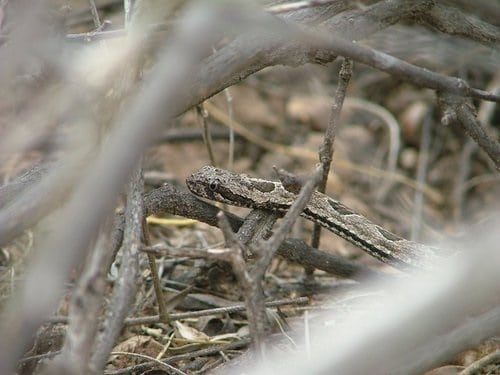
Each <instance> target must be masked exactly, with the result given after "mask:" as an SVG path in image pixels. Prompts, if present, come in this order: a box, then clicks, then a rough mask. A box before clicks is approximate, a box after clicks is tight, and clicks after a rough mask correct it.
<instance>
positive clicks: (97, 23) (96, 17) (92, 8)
mask: <svg viewBox="0 0 500 375" xmlns="http://www.w3.org/2000/svg"><path fill="white" fill-rule="evenodd" d="M88 1H89V6H90V12H91V13H92V20H93V21H94V26H95V28H96V29H97V30H99V29H100V28H101V20H100V19H99V12H98V11H97V7H96V6H95V1H94V0H88Z"/></svg>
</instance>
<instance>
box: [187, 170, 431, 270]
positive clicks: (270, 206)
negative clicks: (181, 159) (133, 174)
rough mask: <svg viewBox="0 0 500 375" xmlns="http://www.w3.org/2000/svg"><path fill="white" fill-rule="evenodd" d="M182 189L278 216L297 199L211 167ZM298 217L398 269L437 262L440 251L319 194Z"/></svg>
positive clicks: (270, 185)
mask: <svg viewBox="0 0 500 375" xmlns="http://www.w3.org/2000/svg"><path fill="white" fill-rule="evenodd" d="M186 184H187V186H188V188H189V190H191V192H193V193H194V194H196V195H197V196H199V197H202V198H206V199H210V200H214V201H217V202H222V203H227V204H230V205H234V206H241V207H248V208H259V209H267V210H271V211H278V212H281V213H284V212H286V211H287V210H288V209H289V208H290V206H291V205H292V203H293V202H294V200H295V199H296V194H294V193H292V192H290V191H288V190H286V189H285V188H284V187H283V186H282V184H281V183H280V182H273V181H267V180H262V179H259V178H253V177H249V176H247V175H245V174H237V173H233V172H229V171H226V170H223V169H220V168H215V167H211V166H205V167H203V168H201V169H200V170H199V171H197V172H195V173H193V174H192V175H191V176H189V177H188V178H187V180H186ZM302 216H304V217H306V218H307V219H310V220H312V221H314V222H316V223H318V224H320V225H321V226H323V227H324V228H326V229H328V230H330V231H332V232H333V233H335V234H337V235H338V236H340V237H342V238H344V239H346V240H347V241H349V242H351V243H353V244H354V245H356V246H358V247H360V248H361V249H363V250H365V251H366V252H368V253H369V254H371V255H372V256H374V257H376V258H377V259H379V260H381V261H383V262H385V263H387V264H390V265H392V266H395V267H397V268H403V269H405V268H410V269H411V268H420V269H422V268H423V269H429V268H431V267H432V265H433V263H434V262H435V261H437V260H438V259H440V258H439V256H438V255H437V254H438V253H439V249H437V248H433V247H430V246H426V245H423V244H420V243H417V242H412V241H408V240H405V239H404V238H401V237H399V236H397V235H395V234H393V233H391V232H389V231H387V230H385V229H384V228H382V227H380V226H378V225H376V224H374V223H372V222H371V221H369V220H368V219H366V218H365V217H364V216H362V215H360V214H357V213H355V212H354V211H352V210H351V209H349V208H348V207H346V206H344V205H343V204H342V203H340V202H338V201H336V200H334V199H332V198H330V197H328V196H326V195H324V194H321V193H319V192H315V193H314V194H313V196H312V198H311V200H310V202H309V204H308V205H307V206H306V208H305V209H304V211H303V212H302Z"/></svg>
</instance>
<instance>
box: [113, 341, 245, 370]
mask: <svg viewBox="0 0 500 375" xmlns="http://www.w3.org/2000/svg"><path fill="white" fill-rule="evenodd" d="M249 343H250V340H249V339H242V340H240V341H237V342H232V343H229V344H221V345H214V346H212V347H209V348H206V349H200V350H196V351H194V352H190V353H185V354H178V355H173V356H170V357H168V358H165V359H163V360H161V361H162V362H164V363H174V362H177V361H181V360H187V359H191V358H199V357H202V356H208V355H213V354H216V353H219V352H223V351H226V350H232V349H240V348H244V347H246V346H247V345H248V344H249ZM155 364H156V363H155V362H154V361H151V362H146V363H141V364H140V365H136V366H131V367H126V368H123V369H120V370H117V371H109V372H105V374H106V375H129V374H138V373H142V372H144V371H145V370H148V369H150V368H151V367H153V366H155Z"/></svg>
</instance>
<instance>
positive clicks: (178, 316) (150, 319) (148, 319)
mask: <svg viewBox="0 0 500 375" xmlns="http://www.w3.org/2000/svg"><path fill="white" fill-rule="evenodd" d="M154 249H155V248H154ZM155 250H156V249H155ZM153 253H155V254H156V252H155V251H153ZM160 254H163V252H160ZM167 254H169V253H168V252H167ZM208 256H210V255H208ZM206 257H207V255H206V253H205V258H206ZM219 259H220V258H219ZM308 302H309V299H308V298H307V297H298V298H286V299H279V300H275V301H269V302H265V305H266V307H278V306H285V305H304V304H307V303H308ZM241 311H245V305H233V306H226V307H217V308H213V309H206V310H199V311H189V312H183V313H172V314H170V320H171V321H172V322H173V321H175V320H183V319H190V318H199V317H201V316H209V315H216V314H232V313H235V312H241ZM68 321H69V319H68V317H67V316H54V317H52V318H50V319H48V320H47V322H48V323H53V324H60V323H62V324H65V323H66V324H67V323H68ZM154 323H161V320H160V316H159V315H152V316H141V317H138V318H127V319H125V321H124V322H123V325H124V326H133V325H142V324H154Z"/></svg>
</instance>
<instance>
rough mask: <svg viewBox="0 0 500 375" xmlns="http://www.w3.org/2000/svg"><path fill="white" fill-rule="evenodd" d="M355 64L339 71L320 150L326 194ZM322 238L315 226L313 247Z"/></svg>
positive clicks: (322, 187) (320, 188) (320, 186)
mask: <svg viewBox="0 0 500 375" xmlns="http://www.w3.org/2000/svg"><path fill="white" fill-rule="evenodd" d="M352 67H353V62H352V60H350V59H344V61H343V62H342V66H341V68H340V71H339V80H338V86H337V90H336V92H335V96H334V98H333V103H332V108H331V112H330V118H329V119H328V127H327V128H326V131H325V136H324V137H323V143H322V144H321V146H320V149H319V161H320V163H321V169H322V170H321V181H320V183H319V184H318V191H319V192H320V193H324V192H325V190H326V184H327V182H328V175H329V174H330V167H331V164H332V159H333V151H334V146H333V143H334V142H335V133H336V131H337V128H338V122H339V119H340V112H341V110H342V106H343V104H344V99H345V95H346V91H347V86H348V85H349V81H350V80H351V76H352ZM320 236H321V226H320V225H319V224H314V229H313V234H312V239H311V247H315V248H318V247H319V241H320ZM312 271H313V270H311V269H306V273H307V274H312Z"/></svg>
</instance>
